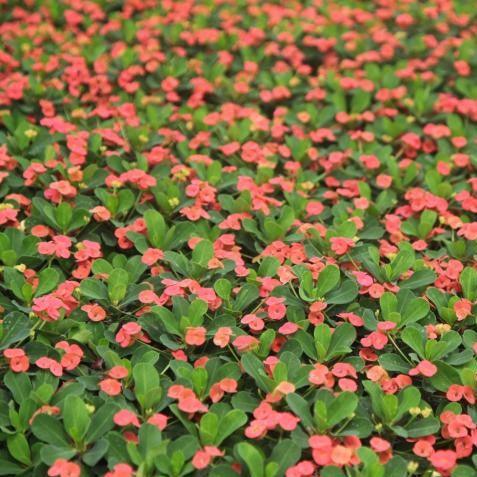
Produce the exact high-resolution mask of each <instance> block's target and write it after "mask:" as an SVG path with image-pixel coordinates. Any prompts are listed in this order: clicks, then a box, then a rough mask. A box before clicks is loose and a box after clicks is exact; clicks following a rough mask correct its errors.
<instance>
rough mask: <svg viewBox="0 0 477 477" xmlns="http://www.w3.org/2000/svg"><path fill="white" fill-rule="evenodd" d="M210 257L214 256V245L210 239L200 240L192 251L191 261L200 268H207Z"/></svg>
mask: <svg viewBox="0 0 477 477" xmlns="http://www.w3.org/2000/svg"><path fill="white" fill-rule="evenodd" d="M212 258H214V246H213V245H212V242H211V241H210V240H201V241H200V242H199V243H198V244H197V245H196V246H195V248H194V250H193V251H192V261H193V262H195V263H198V264H199V265H200V266H201V267H202V268H207V264H208V263H209V260H211V259H212Z"/></svg>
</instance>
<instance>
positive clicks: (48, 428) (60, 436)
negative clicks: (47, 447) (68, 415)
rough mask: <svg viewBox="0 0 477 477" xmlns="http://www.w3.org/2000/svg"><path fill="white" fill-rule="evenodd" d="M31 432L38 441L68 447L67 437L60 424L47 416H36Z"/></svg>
mask: <svg viewBox="0 0 477 477" xmlns="http://www.w3.org/2000/svg"><path fill="white" fill-rule="evenodd" d="M31 430H32V432H33V434H34V435H35V436H36V437H37V438H38V439H40V441H43V442H46V443H48V444H52V445H54V446H58V447H68V445H69V443H68V436H67V435H66V434H65V431H64V430H63V426H62V425H61V423H60V422H59V421H58V420H57V419H55V418H54V417H52V416H49V415H48V414H39V415H38V416H36V417H35V419H34V420H33V424H32V426H31Z"/></svg>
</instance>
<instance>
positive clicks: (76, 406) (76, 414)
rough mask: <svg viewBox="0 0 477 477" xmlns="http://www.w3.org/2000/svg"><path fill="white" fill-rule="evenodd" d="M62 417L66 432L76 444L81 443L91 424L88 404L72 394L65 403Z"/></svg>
mask: <svg viewBox="0 0 477 477" xmlns="http://www.w3.org/2000/svg"><path fill="white" fill-rule="evenodd" d="M62 416H63V422H64V425H65V429H66V432H67V433H68V434H69V435H70V436H71V437H72V438H73V440H74V441H75V442H81V441H82V440H83V438H84V436H85V435H86V432H87V431H88V428H89V426H90V424H91V419H90V417H89V413H88V410H87V408H86V404H85V403H84V402H83V400H82V399H81V398H80V397H78V396H75V395H73V394H70V395H68V396H67V397H66V398H65V401H64V403H63V413H62Z"/></svg>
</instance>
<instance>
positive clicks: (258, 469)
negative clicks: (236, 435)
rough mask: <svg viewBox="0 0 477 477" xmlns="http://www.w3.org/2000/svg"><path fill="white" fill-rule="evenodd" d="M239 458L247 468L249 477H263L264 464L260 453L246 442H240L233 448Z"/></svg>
mask: <svg viewBox="0 0 477 477" xmlns="http://www.w3.org/2000/svg"><path fill="white" fill-rule="evenodd" d="M235 449H236V452H237V454H238V455H239V457H240V458H241V459H242V460H243V461H244V462H245V465H246V466H247V467H248V471H249V472H250V476H251V477H265V469H264V466H265V462H264V459H263V456H262V454H261V453H260V451H258V450H257V448H256V447H254V446H253V445H252V444H249V443H248V442H240V443H239V444H237V445H236V446H235Z"/></svg>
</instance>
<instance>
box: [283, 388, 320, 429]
mask: <svg viewBox="0 0 477 477" xmlns="http://www.w3.org/2000/svg"><path fill="white" fill-rule="evenodd" d="M286 401H287V403H288V405H289V406H290V409H291V410H292V411H293V412H294V414H296V415H297V416H298V417H299V418H300V420H301V423H302V424H303V425H304V426H305V427H307V428H309V429H313V427H314V421H313V417H312V415H311V412H310V409H309V405H308V402H307V401H306V400H305V399H304V398H302V397H301V396H300V395H298V394H296V393H290V394H287V396H286Z"/></svg>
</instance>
